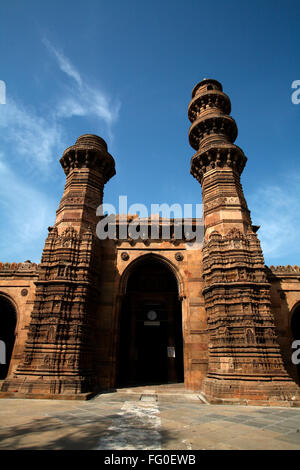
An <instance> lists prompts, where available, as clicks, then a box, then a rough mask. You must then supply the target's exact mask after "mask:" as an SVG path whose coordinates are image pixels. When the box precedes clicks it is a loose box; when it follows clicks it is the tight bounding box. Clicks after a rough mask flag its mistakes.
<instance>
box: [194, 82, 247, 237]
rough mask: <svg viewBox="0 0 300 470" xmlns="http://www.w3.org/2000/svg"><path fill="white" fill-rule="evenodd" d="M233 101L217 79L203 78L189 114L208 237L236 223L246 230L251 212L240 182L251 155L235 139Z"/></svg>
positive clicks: (224, 230)
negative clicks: (246, 154) (248, 157)
mask: <svg viewBox="0 0 300 470" xmlns="http://www.w3.org/2000/svg"><path fill="white" fill-rule="evenodd" d="M230 110H231V103H230V99H229V98H228V96H227V95H226V94H225V93H224V92H223V91H222V85H221V84H220V83H219V82H218V81H217V80H212V79H209V80H207V79H205V80H202V81H201V82H200V83H198V85H197V86H196V87H195V88H194V89H193V92H192V100H191V102H190V104H189V108H188V116H189V119H190V121H191V122H192V125H191V127H190V130H189V140H190V144H191V146H192V147H193V148H194V149H195V150H196V153H195V155H194V156H193V157H192V161H191V174H192V175H193V176H194V177H195V178H196V179H197V180H198V181H199V183H201V185H202V196H203V198H202V199H203V205H204V222H205V235H206V238H207V237H208V236H209V235H210V233H212V232H213V231H214V230H218V231H219V232H221V233H226V232H227V231H228V230H230V229H231V228H232V227H233V226H234V227H237V228H238V229H239V230H241V231H242V233H246V232H247V230H248V228H249V227H250V226H251V219H250V213H249V210H248V208H247V204H246V201H245V198H244V194H243V190H242V187H241V184H240V175H241V173H242V171H243V169H244V167H245V164H246V161H247V158H246V157H245V155H244V153H243V151H242V150H241V149H240V148H239V147H238V146H237V145H235V144H234V143H233V142H234V141H235V139H236V137H237V126H236V123H235V120H234V119H233V118H232V117H231V116H229V113H230Z"/></svg>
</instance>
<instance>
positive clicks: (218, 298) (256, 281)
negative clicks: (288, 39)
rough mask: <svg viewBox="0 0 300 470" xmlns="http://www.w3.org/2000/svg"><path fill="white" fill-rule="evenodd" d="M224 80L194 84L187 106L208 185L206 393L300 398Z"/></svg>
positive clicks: (197, 171) (200, 172) (197, 173)
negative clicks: (278, 325)
mask: <svg viewBox="0 0 300 470" xmlns="http://www.w3.org/2000/svg"><path fill="white" fill-rule="evenodd" d="M230 111H231V104H230V100H229V98H228V96H227V95H226V94H225V93H223V91H222V85H221V84H220V83H219V82H218V81H217V80H212V79H204V80H202V81H201V82H200V83H198V85H196V86H195V88H194V89H193V92H192V100H191V102H190V105H189V108H188V115H189V119H190V121H191V122H192V125H191V127H190V131H189V139H190V144H191V146H192V147H193V148H194V149H195V150H196V153H195V155H194V156H193V157H192V161H191V173H192V175H193V176H194V177H195V178H196V179H197V180H198V181H199V182H200V184H201V186H202V199H203V206H204V225H205V239H204V244H203V278H204V289H203V296H204V300H205V307H206V311H207V318H208V320H207V321H208V334H209V363H208V373H207V377H206V379H205V380H204V382H203V393H204V394H205V395H206V397H207V399H208V400H210V401H211V402H213V401H214V400H216V401H222V400H224V399H225V400H226V399H235V400H237V401H240V402H242V403H245V402H248V403H251V402H252V403H253V402H255V401H258V402H261V403H270V402H274V403H275V402H278V403H281V401H282V400H294V401H296V400H299V399H300V395H299V391H300V389H299V388H298V386H297V385H296V384H295V383H294V382H293V381H292V379H291V378H290V377H289V376H288V374H287V372H286V370H285V368H284V365H283V361H282V358H281V353H280V348H279V345H278V343H277V340H276V331H275V325H274V318H273V314H272V312H271V299H270V286H269V283H268V282H267V277H266V270H265V266H264V258H263V254H262V250H261V247H260V243H259V240H258V238H257V235H256V233H255V231H256V228H255V227H253V226H252V223H251V218H250V213H249V210H248V207H247V203H246V201H245V197H244V194H243V190H242V186H241V183H240V175H241V173H242V171H243V169H244V167H245V164H246V161H247V159H246V157H245V155H244V153H243V151H242V150H241V149H240V148H239V147H238V146H236V145H235V144H234V141H235V139H236V137H237V126H236V123H235V121H234V119H233V118H232V117H231V116H229V113H230Z"/></svg>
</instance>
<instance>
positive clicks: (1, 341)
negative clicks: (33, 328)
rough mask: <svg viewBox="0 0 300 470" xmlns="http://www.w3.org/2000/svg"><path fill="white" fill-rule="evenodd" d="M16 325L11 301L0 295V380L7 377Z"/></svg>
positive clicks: (14, 311)
mask: <svg viewBox="0 0 300 470" xmlns="http://www.w3.org/2000/svg"><path fill="white" fill-rule="evenodd" d="M16 323H17V315H16V309H15V307H14V304H13V303H12V301H11V300H10V299H9V298H8V297H6V296H5V295H1V294H0V356H1V357H0V380H4V379H5V378H6V377H7V374H8V371H9V365H10V361H11V356H12V352H13V348H14V344H15V330H16Z"/></svg>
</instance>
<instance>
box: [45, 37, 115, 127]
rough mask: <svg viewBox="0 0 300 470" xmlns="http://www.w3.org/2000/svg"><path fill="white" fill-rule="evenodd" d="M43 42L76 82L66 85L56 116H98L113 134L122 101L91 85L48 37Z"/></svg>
mask: <svg viewBox="0 0 300 470" xmlns="http://www.w3.org/2000/svg"><path fill="white" fill-rule="evenodd" d="M43 42H44V44H45V46H46V47H47V49H48V51H49V52H50V53H51V54H52V56H53V57H54V58H55V59H56V62H57V64H58V66H59V68H60V70H61V71H62V72H64V73H65V74H66V75H67V76H68V77H69V78H71V79H72V81H73V82H74V83H73V85H74V86H68V87H66V89H65V92H64V95H63V96H61V97H60V99H59V102H58V104H57V107H56V109H55V110H54V112H55V113H56V116H57V117H58V118H70V117H72V116H92V117H96V118H99V119H101V120H103V121H104V122H105V123H106V124H107V126H108V128H109V132H110V134H111V126H112V124H113V123H114V122H116V121H117V119H118V117H119V111H120V106H121V104H120V101H118V100H112V99H111V98H110V97H109V96H108V94H107V93H105V92H104V91H103V90H101V89H100V88H96V87H93V86H91V85H90V84H89V83H88V81H87V80H86V79H84V78H83V77H82V75H81V74H80V72H79V71H78V70H77V69H76V67H75V66H74V65H73V64H72V63H71V61H70V59H69V58H68V57H66V56H65V55H64V53H63V52H62V51H61V50H59V49H58V48H56V47H54V45H53V44H51V43H50V41H49V40H48V39H47V38H44V39H43Z"/></svg>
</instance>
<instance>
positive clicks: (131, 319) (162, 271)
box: [117, 255, 184, 386]
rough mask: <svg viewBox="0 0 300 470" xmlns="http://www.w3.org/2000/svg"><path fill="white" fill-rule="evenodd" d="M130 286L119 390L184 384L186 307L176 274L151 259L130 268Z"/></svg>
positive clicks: (123, 318) (125, 305)
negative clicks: (184, 313)
mask: <svg viewBox="0 0 300 470" xmlns="http://www.w3.org/2000/svg"><path fill="white" fill-rule="evenodd" d="M125 282H126V288H125V294H124V296H123V303H122V308H121V314H120V334H119V338H120V339H119V354H118V367H117V385H118V386H132V385H145V384H149V385H150V384H159V383H175V382H183V375H184V374H183V335H182V313H181V302H180V300H179V292H178V283H177V279H176V277H175V275H174V273H173V271H172V269H171V268H170V267H169V266H168V264H167V263H166V262H165V261H164V260H163V259H160V258H159V257H156V256H147V255H146V256H143V257H141V258H140V259H139V260H138V261H136V262H135V263H134V265H133V266H131V267H130V269H129V272H128V273H127V274H126V280H125Z"/></svg>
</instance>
